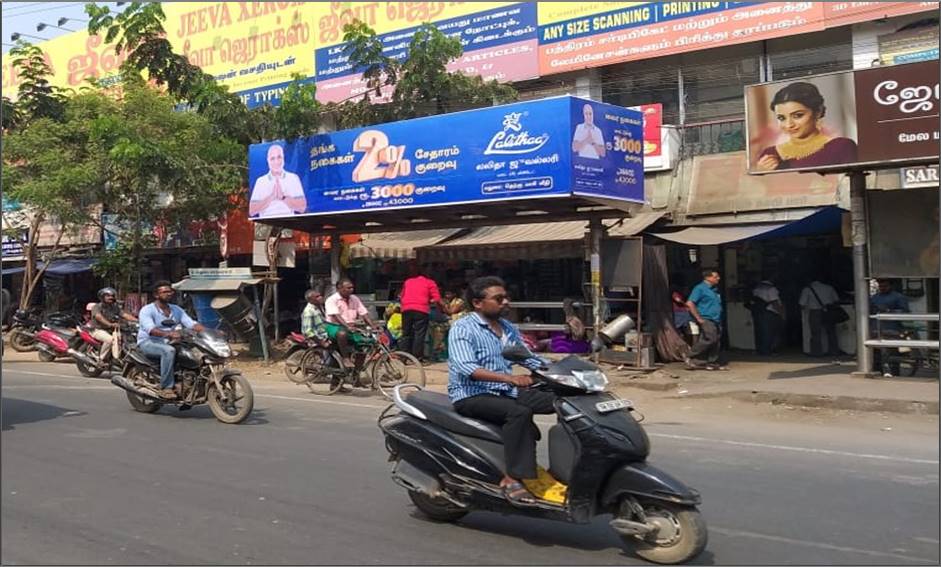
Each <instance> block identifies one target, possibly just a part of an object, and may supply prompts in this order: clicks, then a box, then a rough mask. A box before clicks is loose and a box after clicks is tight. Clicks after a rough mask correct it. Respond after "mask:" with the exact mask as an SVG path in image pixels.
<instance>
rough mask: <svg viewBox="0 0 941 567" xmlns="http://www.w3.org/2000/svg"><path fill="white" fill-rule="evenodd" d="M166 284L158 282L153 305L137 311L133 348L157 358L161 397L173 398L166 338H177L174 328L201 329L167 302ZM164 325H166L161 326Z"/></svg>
mask: <svg viewBox="0 0 941 567" xmlns="http://www.w3.org/2000/svg"><path fill="white" fill-rule="evenodd" d="M173 294H174V291H173V287H171V286H170V282H167V281H159V282H157V283H156V284H154V302H153V303H148V304H147V305H145V306H144V307H143V309H141V310H140V314H139V315H138V318H139V319H140V330H139V331H138V333H137V346H138V347H139V348H140V349H141V351H142V352H143V353H144V354H146V355H147V356H151V357H153V358H159V359H160V391H159V392H158V393H159V394H160V396H161V397H163V398H166V399H173V398H176V397H177V394H176V392H174V390H173V363H174V362H175V361H176V349H175V348H173V346H172V345H170V339H178V338H180V332H179V331H177V330H176V326H177V325H182V326H183V327H185V328H187V329H194V330H195V331H196V332H202V331H203V330H204V329H205V327H203V326H202V325H200V324H199V323H197V322H196V321H193V320H192V319H191V318H190V316H189V315H187V314H186V312H185V311H183V309H181V308H180V307H178V306H176V305H173V304H171V303H170V300H171V299H172V298H173ZM165 323H166V324H165Z"/></svg>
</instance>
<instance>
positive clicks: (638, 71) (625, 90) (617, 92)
mask: <svg viewBox="0 0 941 567" xmlns="http://www.w3.org/2000/svg"><path fill="white" fill-rule="evenodd" d="M678 71H679V58H678V57H661V58H657V59H647V60H644V61H633V62H630V63H624V64H622V65H613V66H610V67H604V68H602V69H601V93H602V100H603V101H604V102H607V103H610V104H616V105H618V106H639V105H641V104H654V103H658V102H659V103H661V104H662V105H663V123H664V124H679V123H680V95H679V73H678Z"/></svg>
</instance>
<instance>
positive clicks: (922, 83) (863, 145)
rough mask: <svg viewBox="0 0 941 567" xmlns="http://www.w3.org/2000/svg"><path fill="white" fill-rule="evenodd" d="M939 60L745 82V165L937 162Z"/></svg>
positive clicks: (800, 167)
mask: <svg viewBox="0 0 941 567" xmlns="http://www.w3.org/2000/svg"><path fill="white" fill-rule="evenodd" d="M938 76H939V72H938V61H937V60H933V61H926V62H920V63H910V64H905V65H891V66H885V67H874V68H871V69H863V70H860V71H850V72H846V73H830V74H827V75H817V76H813V77H803V78H800V79H794V80H789V81H782V82H775V83H766V84H762V85H754V86H749V87H746V89H745V102H746V124H747V129H748V171H749V173H771V172H776V171H788V170H790V171H821V170H830V171H845V170H849V169H878V168H887V167H898V166H899V165H904V164H919V163H929V162H932V161H934V162H937V160H938V144H939V142H941V132H939V128H938V125H939V122H938V110H939V106H941V102H939V98H941V97H939V94H941V93H939V86H938V85H939V82H938Z"/></svg>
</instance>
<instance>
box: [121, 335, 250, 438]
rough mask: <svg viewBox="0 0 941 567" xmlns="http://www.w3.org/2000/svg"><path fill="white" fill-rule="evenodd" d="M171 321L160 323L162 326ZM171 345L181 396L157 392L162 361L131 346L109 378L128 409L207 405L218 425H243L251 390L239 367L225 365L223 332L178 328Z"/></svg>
mask: <svg viewBox="0 0 941 567" xmlns="http://www.w3.org/2000/svg"><path fill="white" fill-rule="evenodd" d="M174 325H175V323H174V321H173V320H170V319H168V320H166V321H163V322H162V326H163V327H165V328H171V329H172V328H173V327H174ZM170 345H171V346H173V347H174V348H175V349H176V363H175V365H174V370H173V374H174V378H175V382H176V384H177V385H178V386H179V387H180V395H179V397H178V398H176V399H166V398H162V397H161V396H160V394H159V393H158V391H159V390H160V360H159V359H157V358H150V357H149V356H147V355H146V354H144V353H143V351H141V350H140V348H138V347H137V346H136V345H135V346H133V347H131V349H130V351H129V352H128V354H127V357H126V360H125V364H124V369H123V371H122V373H121V374H113V375H112V376H111V383H112V384H114V385H115V386H118V387H120V388H123V389H124V390H126V392H127V399H128V402H130V404H131V407H133V408H134V409H135V410H136V411H139V412H141V413H154V412H156V411H157V410H159V409H160V408H161V407H163V406H164V405H175V406H177V407H178V408H179V409H180V410H181V411H182V410H188V409H190V408H192V407H193V406H196V405H201V404H205V403H208V404H209V409H210V410H211V411H212V414H213V415H214V416H215V417H216V419H218V420H219V421H221V422H222V423H231V424H235V423H241V422H243V421H245V419H246V418H248V416H249V414H251V412H252V407H253V405H254V395H253V393H252V388H251V385H250V384H249V382H248V379H246V378H245V377H244V376H242V373H241V372H240V371H239V370H236V369H234V368H229V367H228V366H227V360H228V359H229V358H230V357H231V356H232V349H231V348H230V347H229V344H228V343H227V342H226V340H225V336H224V335H223V334H222V333H220V332H219V331H214V330H212V329H206V330H204V331H202V332H200V333H194V332H192V331H188V330H181V331H180V338H179V339H176V340H171V341H170Z"/></svg>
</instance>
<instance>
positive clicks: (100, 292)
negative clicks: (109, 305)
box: [98, 287, 118, 300]
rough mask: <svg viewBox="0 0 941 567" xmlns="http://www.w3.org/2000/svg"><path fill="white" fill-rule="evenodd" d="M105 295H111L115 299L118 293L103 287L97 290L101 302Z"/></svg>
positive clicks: (110, 288)
mask: <svg viewBox="0 0 941 567" xmlns="http://www.w3.org/2000/svg"><path fill="white" fill-rule="evenodd" d="M106 295H113V296H114V297H115V299H117V297H118V292H117V291H115V289H114V288H113V287H103V288H101V289H99V290H98V299H102V300H103V299H104V298H105V296H106Z"/></svg>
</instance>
